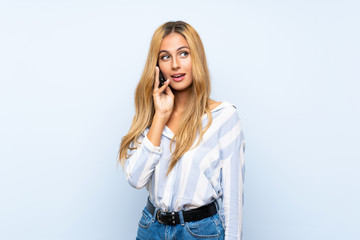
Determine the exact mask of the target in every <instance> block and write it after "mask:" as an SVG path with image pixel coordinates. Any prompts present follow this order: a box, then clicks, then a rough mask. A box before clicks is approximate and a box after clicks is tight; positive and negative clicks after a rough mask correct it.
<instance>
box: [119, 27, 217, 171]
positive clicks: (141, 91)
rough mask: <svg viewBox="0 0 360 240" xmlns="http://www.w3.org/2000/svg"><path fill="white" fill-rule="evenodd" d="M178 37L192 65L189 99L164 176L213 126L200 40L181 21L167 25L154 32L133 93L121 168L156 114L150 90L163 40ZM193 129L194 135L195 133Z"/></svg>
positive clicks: (205, 66) (120, 156)
mask: <svg viewBox="0 0 360 240" xmlns="http://www.w3.org/2000/svg"><path fill="white" fill-rule="evenodd" d="M173 32H175V33H179V34H181V35H182V36H183V37H184V38H185V39H186V41H187V43H188V45H189V48H190V54H191V64H192V80H193V82H192V85H191V91H190V93H189V95H188V99H187V104H186V106H187V107H186V110H185V111H184V113H183V117H182V120H181V121H180V125H179V127H178V130H177V132H176V133H175V136H174V137H173V138H172V139H171V143H170V148H171V146H172V144H173V142H174V140H175V139H176V146H175V149H174V152H172V154H171V159H170V164H169V168H168V172H167V174H169V172H170V171H171V170H172V168H173V167H174V166H175V165H176V163H177V162H178V161H179V159H180V158H181V157H182V156H183V155H184V154H185V153H186V152H187V151H189V150H190V148H191V146H193V143H194V142H195V140H196V137H197V134H199V138H198V141H197V143H196V145H194V147H193V148H195V147H196V146H198V144H199V143H200V141H201V139H202V136H203V135H204V133H205V132H206V130H207V129H208V128H209V127H210V125H211V123H212V116H211V111H210V107H209V97H210V91H211V85H210V76H209V70H208V67H207V61H206V56H205V50H204V47H203V44H202V42H201V39H200V37H199V35H198V33H197V32H196V31H195V29H194V28H193V27H192V26H190V25H189V24H188V23H185V22H183V21H176V22H167V23H164V24H163V25H161V26H160V27H159V28H158V29H156V31H155V33H154V35H153V37H152V40H151V44H150V49H149V53H148V56H147V60H146V63H145V67H144V70H143V73H142V76H141V78H140V81H139V83H138V85H137V87H136V91H135V116H134V118H133V120H132V124H131V127H130V130H129V132H128V133H127V134H126V135H125V136H124V137H123V138H122V139H121V145H120V149H119V162H120V163H121V165H122V167H124V163H125V160H126V159H128V158H129V157H130V155H129V154H128V150H134V149H136V147H134V146H133V147H131V145H132V143H135V141H137V138H138V137H139V136H140V135H141V133H142V132H143V131H144V130H145V128H147V127H150V125H151V122H152V119H153V117H154V114H155V107H154V102H153V97H152V93H153V87H154V82H155V66H156V65H157V61H158V55H159V51H160V45H161V42H162V40H163V38H164V37H165V36H167V35H169V34H170V33H173ZM205 113H206V114H207V117H208V123H207V125H206V127H205V128H204V129H203V127H202V116H203V115H204V114H205ZM194 129H195V131H194Z"/></svg>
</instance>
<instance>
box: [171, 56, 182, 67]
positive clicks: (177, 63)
mask: <svg viewBox="0 0 360 240" xmlns="http://www.w3.org/2000/svg"><path fill="white" fill-rule="evenodd" d="M171 67H172V68H173V69H178V68H180V61H179V60H178V59H177V58H173V61H172V65H171Z"/></svg>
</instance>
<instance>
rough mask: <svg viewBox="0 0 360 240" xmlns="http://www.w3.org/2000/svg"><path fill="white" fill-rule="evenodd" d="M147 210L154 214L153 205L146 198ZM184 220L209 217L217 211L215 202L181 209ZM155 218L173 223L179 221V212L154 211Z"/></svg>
mask: <svg viewBox="0 0 360 240" xmlns="http://www.w3.org/2000/svg"><path fill="white" fill-rule="evenodd" d="M146 208H147V210H149V212H150V213H151V215H153V216H154V212H155V207H154V205H153V204H152V203H151V202H150V200H149V199H148V201H147V204H146ZM182 213H183V218H184V222H192V221H199V220H201V219H204V218H207V217H211V216H212V215H214V214H216V213H217V208H216V204H215V202H212V203H210V204H208V205H205V206H202V207H199V208H196V209H191V210H187V211H182ZM156 219H157V220H158V221H159V223H163V224H168V225H175V224H179V223H180V217H179V212H162V211H160V210H158V211H157V213H156Z"/></svg>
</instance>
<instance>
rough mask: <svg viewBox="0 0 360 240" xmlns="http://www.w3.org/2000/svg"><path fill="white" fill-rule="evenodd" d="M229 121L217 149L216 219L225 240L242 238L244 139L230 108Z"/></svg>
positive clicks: (235, 112) (237, 117) (236, 115)
mask: <svg viewBox="0 0 360 240" xmlns="http://www.w3.org/2000/svg"><path fill="white" fill-rule="evenodd" d="M229 115H230V117H229V118H228V119H227V120H226V122H225V123H224V124H223V126H221V128H220V133H219V134H220V139H219V148H220V156H221V158H222V161H223V162H222V177H221V187H222V191H223V195H222V208H221V210H220V215H221V217H222V219H223V223H224V227H225V240H233V239H237V240H239V239H241V238H242V207H243V204H244V174H245V161H244V152H245V138H244V134H243V130H242V126H241V122H240V118H239V115H238V113H237V111H236V109H235V108H231V111H230V112H229Z"/></svg>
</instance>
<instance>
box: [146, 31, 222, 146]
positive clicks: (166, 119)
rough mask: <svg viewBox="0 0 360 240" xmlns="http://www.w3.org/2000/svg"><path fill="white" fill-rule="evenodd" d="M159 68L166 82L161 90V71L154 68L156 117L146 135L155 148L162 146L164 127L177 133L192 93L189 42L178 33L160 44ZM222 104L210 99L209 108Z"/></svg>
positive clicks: (165, 38) (167, 37)
mask: <svg viewBox="0 0 360 240" xmlns="http://www.w3.org/2000/svg"><path fill="white" fill-rule="evenodd" d="M159 67H160V69H161V72H162V74H163V75H164V78H165V79H167V81H166V82H165V83H164V85H163V86H162V87H161V88H159V87H158V86H159V82H160V80H159V71H160V69H159V68H158V67H156V69H155V73H156V74H155V85H154V90H153V99H154V105H155V115H154V118H153V121H152V124H151V127H150V129H149V132H148V134H147V137H148V139H149V140H150V142H151V143H152V144H153V145H154V146H160V140H161V135H162V132H163V130H164V127H165V125H167V127H168V128H170V130H171V131H172V132H173V133H175V132H176V131H177V128H178V126H179V123H180V121H181V118H182V114H183V112H184V110H185V107H186V99H187V96H188V94H189V91H190V90H191V88H190V86H191V84H192V75H191V54H190V48H189V45H188V43H187V41H186V39H185V38H184V37H183V36H182V35H181V34H179V33H171V34H169V35H167V36H166V37H164V39H163V40H162V42H161V45H160V52H159ZM175 73H185V78H184V79H183V80H182V81H180V82H176V81H174V80H173V79H172V77H171V75H174V74H175ZM219 104H220V102H216V101H214V100H211V99H210V109H211V110H212V109H213V108H215V107H216V106H218V105H219Z"/></svg>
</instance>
